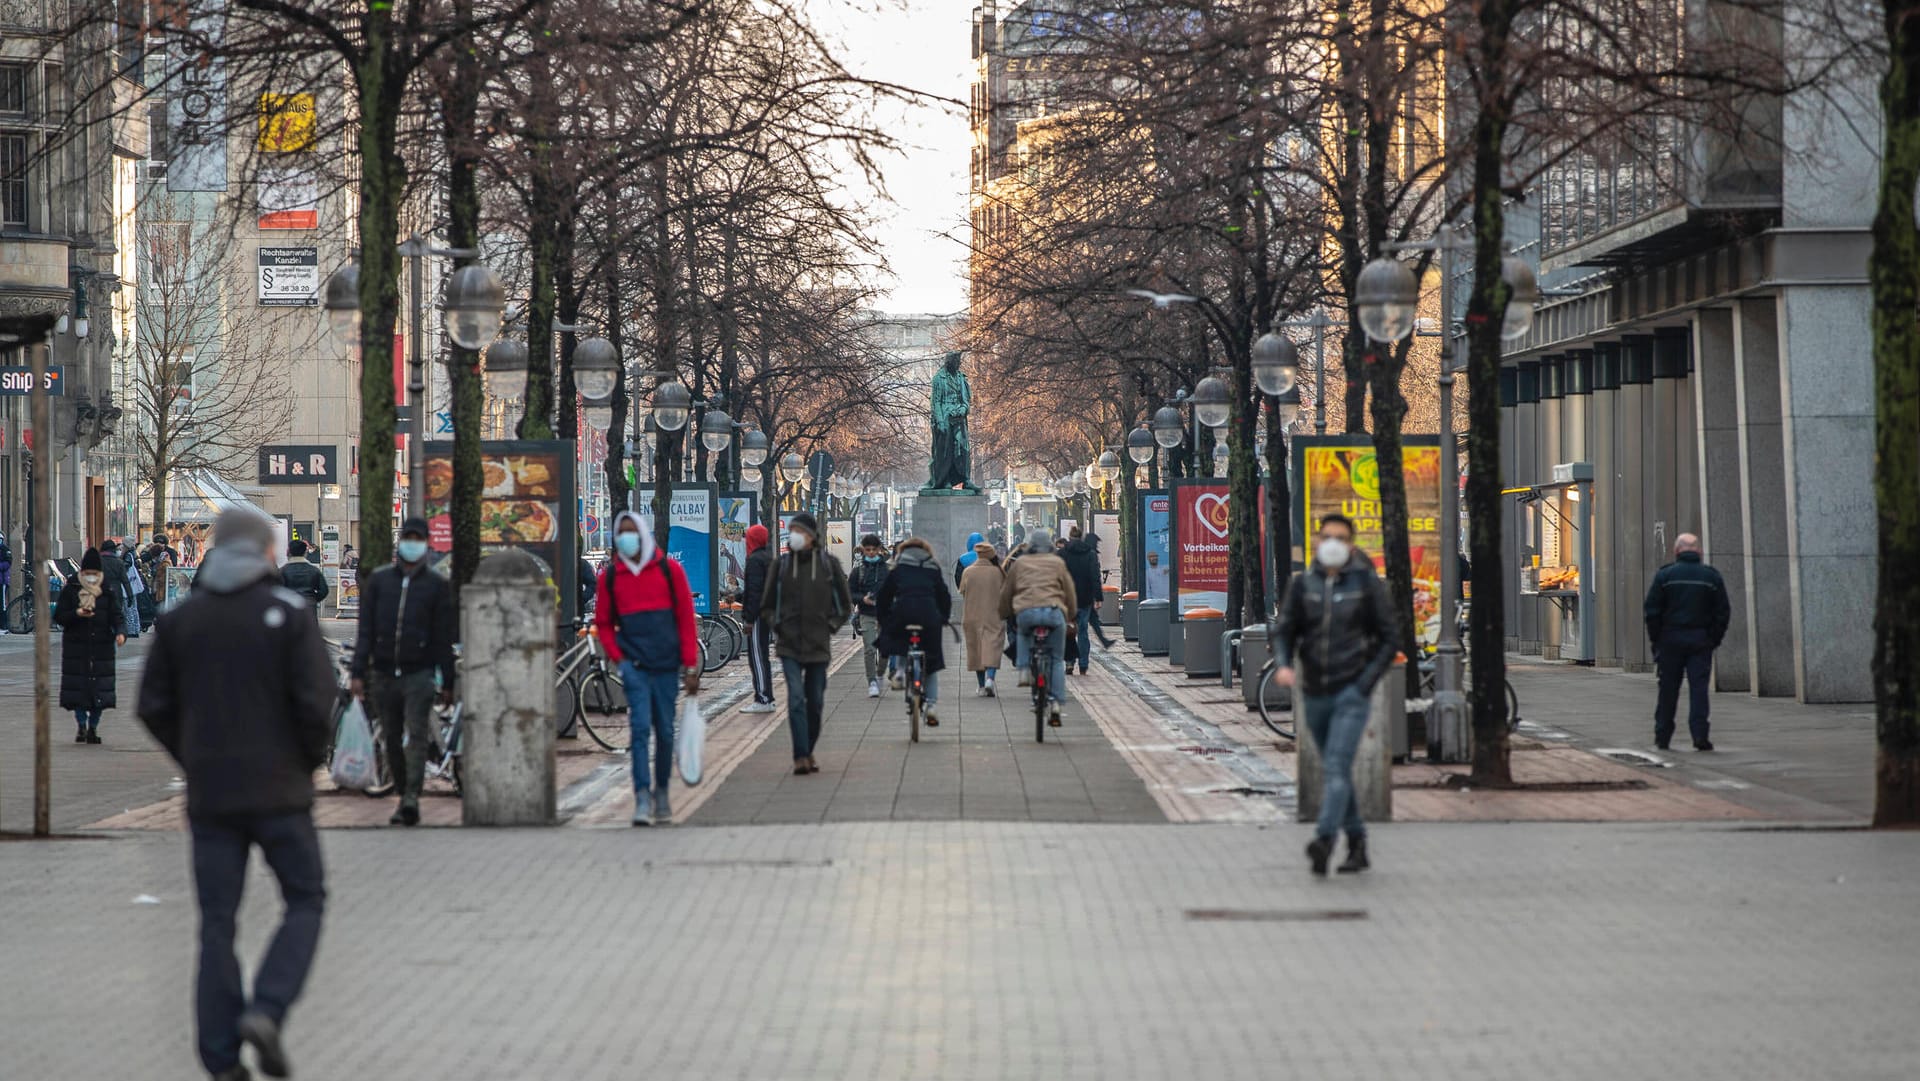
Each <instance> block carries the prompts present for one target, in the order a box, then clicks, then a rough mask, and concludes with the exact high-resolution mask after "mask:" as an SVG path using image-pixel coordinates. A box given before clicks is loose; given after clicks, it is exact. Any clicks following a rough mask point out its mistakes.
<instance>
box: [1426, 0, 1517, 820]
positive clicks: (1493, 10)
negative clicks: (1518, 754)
mask: <svg viewBox="0 0 1920 1081" xmlns="http://www.w3.org/2000/svg"><path fill="white" fill-rule="evenodd" d="M1514 3H1515V0H1482V5H1481V7H1480V8H1479V11H1478V17H1479V22H1480V40H1479V49H1478V54H1479V55H1478V56H1476V57H1475V58H1474V60H1475V61H1476V66H1477V67H1478V69H1479V71H1478V74H1477V79H1478V80H1480V82H1479V85H1481V86H1482V87H1483V88H1485V87H1487V86H1488V84H1489V83H1491V86H1492V88H1491V90H1488V89H1483V90H1482V92H1481V100H1479V101H1478V102H1476V103H1474V104H1475V112H1474V117H1473V129H1472V131H1473V134H1472V143H1471V144H1470V145H1471V149H1472V153H1473V180H1472V183H1473V209H1474V213H1473V292H1472V295H1471V296H1470V298H1469V300H1468V302H1467V343H1468V359H1467V461H1468V464H1469V467H1470V471H1469V473H1468V477H1467V517H1468V521H1469V527H1468V528H1469V536H1470V538H1471V539H1470V542H1469V545H1468V547H1469V551H1470V556H1469V558H1470V559H1472V561H1473V615H1472V619H1471V620H1470V621H1469V623H1468V627H1467V643H1468V655H1469V659H1470V663H1471V664H1472V666H1473V689H1472V693H1471V694H1470V696H1469V706H1470V710H1471V713H1472V718H1473V783H1474V784H1475V785H1477V786H1479V787H1482V788H1485V787H1490V786H1510V785H1512V784H1513V766H1512V763H1511V761H1510V760H1509V753H1510V747H1509V744H1508V741H1507V704H1506V695H1505V694H1504V692H1503V688H1504V687H1505V685H1506V678H1507V658H1506V651H1505V650H1506V642H1505V637H1506V628H1505V619H1504V615H1505V612H1504V609H1505V605H1506V583H1505V582H1504V581H1502V578H1501V576H1502V575H1503V574H1504V573H1505V571H1506V567H1505V565H1504V564H1503V563H1502V561H1501V558H1500V498H1501V497H1500V489H1501V478H1500V321H1501V318H1502V317H1503V316H1504V315H1505V314H1506V310H1507V298H1508V296H1509V295H1510V293H1511V290H1509V289H1508V288H1507V284H1506V282H1505V281H1504V280H1503V279H1502V278H1501V273H1500V272H1501V264H1502V262H1503V260H1504V258H1505V256H1506V216H1505V210H1504V207H1503V206H1502V203H1501V200H1502V198H1503V196H1502V194H1501V187H1502V184H1501V182H1502V169H1501V152H1502V149H1503V144H1504V142H1505V136H1506V130H1507V108H1508V95H1509V94H1510V93H1511V90H1510V89H1508V88H1505V87H1504V85H1503V81H1502V73H1503V72H1504V70H1505V65H1506V61H1507V52H1506V42H1507V34H1508V32H1509V31H1510V30H1511V28H1512V24H1513V5H1514ZM1443 483H1444V480H1443ZM1451 526H1452V523H1450V522H1443V523H1441V527H1442V528H1451ZM1449 615H1450V613H1446V612H1442V613H1441V614H1440V618H1442V619H1446V618H1448V617H1449Z"/></svg>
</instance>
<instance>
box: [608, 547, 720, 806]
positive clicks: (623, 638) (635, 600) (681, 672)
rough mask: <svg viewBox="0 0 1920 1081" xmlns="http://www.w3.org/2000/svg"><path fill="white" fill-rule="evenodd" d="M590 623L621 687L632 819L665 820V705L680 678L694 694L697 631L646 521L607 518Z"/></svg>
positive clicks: (669, 716)
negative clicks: (608, 535)
mask: <svg viewBox="0 0 1920 1081" xmlns="http://www.w3.org/2000/svg"><path fill="white" fill-rule="evenodd" d="M593 624H594V630H595V631H596V632H597V633H598V634H599V635H600V644H601V645H602V646H604V647H606V651H607V656H608V657H609V658H610V659H612V660H613V662H614V663H615V664H618V665H619V666H620V685H621V687H623V688H624V689H625V690H626V692H627V724H628V726H629V728H630V729H631V731H632V735H633V738H632V741H631V742H630V743H629V744H628V747H629V753H630V754H632V755H633V768H632V773H633V824H634V825H636V826H651V825H653V824H654V823H655V822H671V821H672V820H673V806H672V804H671V803H670V802H668V798H667V787H668V784H669V782H670V781H671V780H672V778H673V711H674V705H675V701H676V699H677V698H678V692H679V690H680V688H681V684H682V683H684V685H685V687H686V692H687V693H688V694H690V695H692V694H699V693H700V629H699V623H698V621H697V620H696V619H695V617H694V614H693V589H692V587H690V586H689V585H688V584H687V572H686V570H685V569H684V568H682V567H681V566H680V563H679V561H678V560H676V559H674V558H673V557H671V556H669V555H667V554H666V553H665V552H662V551H661V550H660V548H659V546H658V545H657V544H656V543H655V542H654V539H653V532H652V531H651V530H649V529H648V528H647V524H646V522H645V521H643V520H642V519H641V517H640V516H639V515H637V514H635V513H633V512H632V511H630V510H623V511H621V512H620V515H619V517H617V518H615V519H614V520H613V558H612V559H610V560H608V561H607V567H606V570H604V571H602V572H601V573H600V583H599V589H598V597H597V599H596V600H595V601H594V605H593ZM649 733H651V734H652V736H653V772H652V784H651V786H649V784H648V772H647V736H648V734H649Z"/></svg>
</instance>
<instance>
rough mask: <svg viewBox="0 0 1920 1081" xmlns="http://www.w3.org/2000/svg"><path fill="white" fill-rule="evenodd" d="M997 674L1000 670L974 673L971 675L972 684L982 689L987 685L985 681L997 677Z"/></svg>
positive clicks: (994, 669)
mask: <svg viewBox="0 0 1920 1081" xmlns="http://www.w3.org/2000/svg"><path fill="white" fill-rule="evenodd" d="M999 672H1000V669H998V668H989V669H987V670H986V671H984V672H975V673H974V674H973V682H974V683H975V684H977V685H978V686H981V687H984V686H986V685H987V681H988V680H990V679H992V678H993V677H994V676H995V675H998V674H999Z"/></svg>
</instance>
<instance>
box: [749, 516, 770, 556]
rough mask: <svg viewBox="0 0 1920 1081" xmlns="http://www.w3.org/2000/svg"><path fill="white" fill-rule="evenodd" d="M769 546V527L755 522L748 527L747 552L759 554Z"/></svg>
mask: <svg viewBox="0 0 1920 1081" xmlns="http://www.w3.org/2000/svg"><path fill="white" fill-rule="evenodd" d="M766 546H767V527H766V526H763V525H761V524H760V523H759V522H755V523H753V524H752V525H750V526H748V527H747V551H749V552H757V551H759V550H760V549H762V548H765V547H766Z"/></svg>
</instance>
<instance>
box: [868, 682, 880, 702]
mask: <svg viewBox="0 0 1920 1081" xmlns="http://www.w3.org/2000/svg"><path fill="white" fill-rule="evenodd" d="M867 697H868V698H878V697H880V681H879V680H877V679H870V680H868V681H867Z"/></svg>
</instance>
